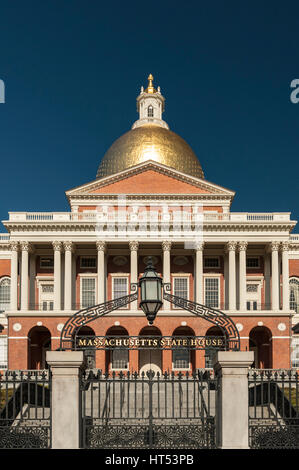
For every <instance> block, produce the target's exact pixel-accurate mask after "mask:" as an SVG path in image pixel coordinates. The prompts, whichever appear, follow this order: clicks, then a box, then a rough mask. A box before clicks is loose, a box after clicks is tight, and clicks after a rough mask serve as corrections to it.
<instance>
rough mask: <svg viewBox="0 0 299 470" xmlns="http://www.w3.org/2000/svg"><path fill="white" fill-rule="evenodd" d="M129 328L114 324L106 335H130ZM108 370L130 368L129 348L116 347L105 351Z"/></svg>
mask: <svg viewBox="0 0 299 470" xmlns="http://www.w3.org/2000/svg"><path fill="white" fill-rule="evenodd" d="M128 335H129V334H128V332H127V330H126V329H125V328H124V327H122V326H112V327H111V328H109V329H108V330H107V332H106V336H110V337H112V338H114V337H116V338H117V337H118V336H128ZM105 363H106V371H108V370H112V371H121V370H129V350H128V348H126V347H117V346H116V347H115V348H113V349H107V350H106V353H105Z"/></svg>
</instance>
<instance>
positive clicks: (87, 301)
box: [81, 277, 96, 308]
mask: <svg viewBox="0 0 299 470" xmlns="http://www.w3.org/2000/svg"><path fill="white" fill-rule="evenodd" d="M95 304H96V280H95V278H94V277H82V278H81V308H87V307H92V306H93V305H95Z"/></svg>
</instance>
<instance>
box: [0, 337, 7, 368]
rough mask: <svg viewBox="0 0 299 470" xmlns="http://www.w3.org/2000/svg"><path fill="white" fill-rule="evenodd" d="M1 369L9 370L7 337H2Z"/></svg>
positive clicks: (0, 347) (0, 341) (0, 349)
mask: <svg viewBox="0 0 299 470" xmlns="http://www.w3.org/2000/svg"><path fill="white" fill-rule="evenodd" d="M0 369H7V336H0Z"/></svg>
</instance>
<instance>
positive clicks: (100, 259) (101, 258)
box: [96, 240, 106, 304]
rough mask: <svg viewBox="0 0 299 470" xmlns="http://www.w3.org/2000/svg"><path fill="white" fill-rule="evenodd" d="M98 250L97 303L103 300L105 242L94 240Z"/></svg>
mask: <svg viewBox="0 0 299 470" xmlns="http://www.w3.org/2000/svg"><path fill="white" fill-rule="evenodd" d="M96 245H97V251H98V269H97V271H98V304H102V303H103V302H105V286H106V283H105V251H106V242H104V241H100V240H98V241H97V242H96Z"/></svg>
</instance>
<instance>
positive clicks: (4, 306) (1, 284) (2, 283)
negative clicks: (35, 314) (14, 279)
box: [0, 277, 10, 311]
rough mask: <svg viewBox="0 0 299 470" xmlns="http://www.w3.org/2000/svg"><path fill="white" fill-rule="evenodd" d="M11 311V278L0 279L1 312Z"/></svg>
mask: <svg viewBox="0 0 299 470" xmlns="http://www.w3.org/2000/svg"><path fill="white" fill-rule="evenodd" d="M9 309H10V278H9V277H3V278H2V279H0V311H3V310H9Z"/></svg>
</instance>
